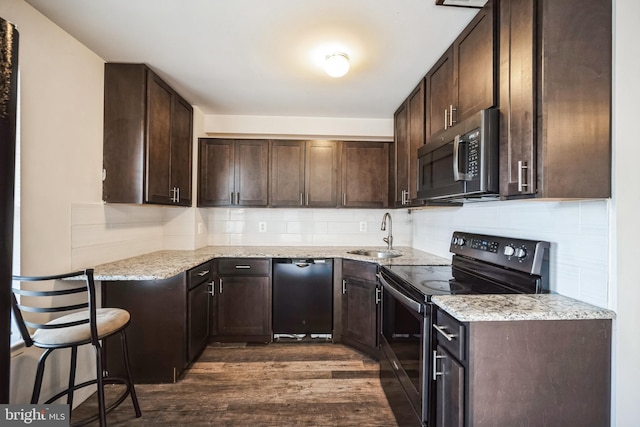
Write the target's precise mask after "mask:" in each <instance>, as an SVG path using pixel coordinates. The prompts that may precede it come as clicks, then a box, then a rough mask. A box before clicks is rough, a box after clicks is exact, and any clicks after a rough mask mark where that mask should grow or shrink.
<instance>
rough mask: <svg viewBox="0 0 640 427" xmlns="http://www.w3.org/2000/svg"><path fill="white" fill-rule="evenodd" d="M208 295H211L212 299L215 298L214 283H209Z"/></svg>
mask: <svg viewBox="0 0 640 427" xmlns="http://www.w3.org/2000/svg"><path fill="white" fill-rule="evenodd" d="M208 293H209V295H211V296H212V297H214V296H216V286H215V283H214V282H210V283H209V292H208Z"/></svg>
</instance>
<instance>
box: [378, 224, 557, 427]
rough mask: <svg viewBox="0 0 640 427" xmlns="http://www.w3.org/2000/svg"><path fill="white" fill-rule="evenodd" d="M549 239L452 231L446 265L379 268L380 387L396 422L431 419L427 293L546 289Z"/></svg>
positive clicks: (430, 311)
mask: <svg viewBox="0 0 640 427" xmlns="http://www.w3.org/2000/svg"><path fill="white" fill-rule="evenodd" d="M549 247H550V245H549V242H544V241H534V240H524V239H517V238H509V237H499V236H488V235H481V234H473V233H464V232H459V231H456V232H454V233H453V237H452V238H451V244H450V248H449V249H450V251H451V252H452V253H453V257H452V261H451V265H446V266H442V265H441V266H427V265H391V266H384V267H383V268H382V269H381V270H380V272H379V274H378V279H379V281H380V284H381V285H382V298H381V299H382V304H381V309H380V325H381V328H380V336H379V341H380V348H381V350H382V352H381V354H382V357H381V360H380V382H381V384H382V387H383V389H384V391H385V394H386V396H387V399H388V401H389V404H390V406H391V409H392V410H393V412H394V415H395V416H396V419H397V421H398V424H399V425H403V426H427V425H431V422H432V421H433V414H434V412H433V405H434V402H435V399H434V390H433V388H434V387H435V386H434V384H433V381H432V380H431V378H432V366H433V360H434V356H433V355H432V354H433V350H434V349H433V348H432V347H433V346H432V333H431V325H432V323H433V316H434V307H433V303H431V297H432V296H434V295H470V294H505V293H544V292H548V291H549V274H548V273H549Z"/></svg>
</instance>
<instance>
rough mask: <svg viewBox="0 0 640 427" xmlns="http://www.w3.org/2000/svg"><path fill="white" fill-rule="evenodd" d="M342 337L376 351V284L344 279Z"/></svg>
mask: <svg viewBox="0 0 640 427" xmlns="http://www.w3.org/2000/svg"><path fill="white" fill-rule="evenodd" d="M343 280H344V281H343V294H342V337H343V339H351V340H354V341H357V342H358V343H360V344H362V345H364V346H365V348H368V349H371V350H375V349H376V347H377V345H378V336H377V287H376V283H375V282H369V281H365V280H360V279H354V278H345V279H343Z"/></svg>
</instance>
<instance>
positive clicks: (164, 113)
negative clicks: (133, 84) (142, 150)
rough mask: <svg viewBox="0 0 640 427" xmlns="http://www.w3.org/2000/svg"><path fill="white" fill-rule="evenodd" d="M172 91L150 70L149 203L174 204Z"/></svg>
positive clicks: (146, 199) (148, 75)
mask: <svg viewBox="0 0 640 427" xmlns="http://www.w3.org/2000/svg"><path fill="white" fill-rule="evenodd" d="M172 94H173V91H172V90H171V88H170V87H169V86H167V85H166V84H165V83H164V82H163V81H162V80H160V78H159V77H158V76H156V75H155V74H154V73H153V72H151V71H147V165H146V167H147V177H146V178H147V183H146V186H147V191H146V197H145V202H146V203H162V204H169V203H171V103H172Z"/></svg>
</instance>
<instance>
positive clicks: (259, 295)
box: [217, 276, 271, 336]
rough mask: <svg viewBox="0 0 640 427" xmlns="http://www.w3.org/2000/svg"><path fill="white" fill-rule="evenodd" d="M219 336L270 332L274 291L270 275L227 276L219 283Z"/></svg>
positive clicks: (262, 334) (263, 334)
mask: <svg viewBox="0 0 640 427" xmlns="http://www.w3.org/2000/svg"><path fill="white" fill-rule="evenodd" d="M217 291H218V295H217V298H218V312H217V316H218V324H217V326H218V335H222V336H225V335H226V336H230V335H237V336H247V335H254V336H255V335H261V336H266V335H269V334H270V329H271V327H270V325H271V298H270V296H271V292H270V287H269V278H268V277H242V276H237V277H230V276H224V277H221V278H220V279H219V283H218V289H217Z"/></svg>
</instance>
